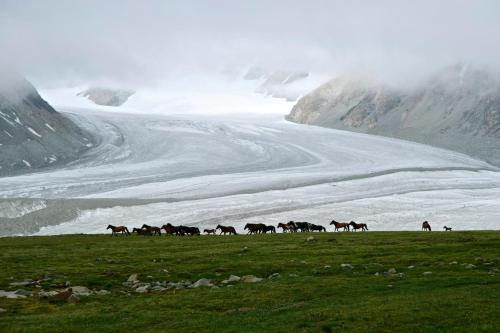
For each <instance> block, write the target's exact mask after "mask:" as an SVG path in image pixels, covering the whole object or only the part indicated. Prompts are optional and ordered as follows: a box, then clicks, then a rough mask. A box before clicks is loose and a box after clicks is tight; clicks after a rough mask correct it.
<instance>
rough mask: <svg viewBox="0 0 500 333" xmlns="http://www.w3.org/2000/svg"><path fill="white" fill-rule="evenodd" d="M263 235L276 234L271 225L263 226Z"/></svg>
mask: <svg viewBox="0 0 500 333" xmlns="http://www.w3.org/2000/svg"><path fill="white" fill-rule="evenodd" d="M262 232H263V233H267V232H270V233H272V234H275V233H276V228H275V227H274V226H273V225H265V226H264V229H263V230H262Z"/></svg>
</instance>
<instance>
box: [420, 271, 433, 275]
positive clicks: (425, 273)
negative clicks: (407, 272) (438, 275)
mask: <svg viewBox="0 0 500 333" xmlns="http://www.w3.org/2000/svg"><path fill="white" fill-rule="evenodd" d="M422 274H423V275H431V274H432V272H423V273H422Z"/></svg>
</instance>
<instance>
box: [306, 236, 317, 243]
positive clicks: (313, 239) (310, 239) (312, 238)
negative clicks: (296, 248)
mask: <svg viewBox="0 0 500 333" xmlns="http://www.w3.org/2000/svg"><path fill="white" fill-rule="evenodd" d="M306 240H307V241H308V242H314V241H315V240H316V238H314V236H309V237H307V239H306Z"/></svg>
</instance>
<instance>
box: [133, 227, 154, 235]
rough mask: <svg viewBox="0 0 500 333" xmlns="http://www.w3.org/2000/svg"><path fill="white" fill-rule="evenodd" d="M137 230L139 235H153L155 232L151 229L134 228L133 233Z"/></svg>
mask: <svg viewBox="0 0 500 333" xmlns="http://www.w3.org/2000/svg"><path fill="white" fill-rule="evenodd" d="M134 232H136V233H137V236H153V233H152V232H151V230H149V229H142V228H134V229H132V233H134Z"/></svg>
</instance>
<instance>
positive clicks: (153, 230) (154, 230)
mask: <svg viewBox="0 0 500 333" xmlns="http://www.w3.org/2000/svg"><path fill="white" fill-rule="evenodd" d="M141 229H147V230H149V231H150V232H151V233H152V234H153V235H158V236H161V228H159V227H153V226H150V225H147V224H143V225H142V227H141Z"/></svg>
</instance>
